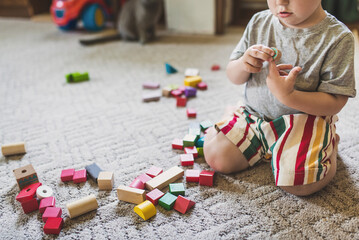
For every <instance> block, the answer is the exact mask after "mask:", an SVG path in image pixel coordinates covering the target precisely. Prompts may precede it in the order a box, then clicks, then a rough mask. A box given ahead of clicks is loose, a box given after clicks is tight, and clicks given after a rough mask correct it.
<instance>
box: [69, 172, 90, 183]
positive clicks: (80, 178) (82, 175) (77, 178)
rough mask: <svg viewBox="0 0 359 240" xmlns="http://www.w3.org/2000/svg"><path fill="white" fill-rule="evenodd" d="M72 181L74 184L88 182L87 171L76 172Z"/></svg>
mask: <svg viewBox="0 0 359 240" xmlns="http://www.w3.org/2000/svg"><path fill="white" fill-rule="evenodd" d="M72 180H73V181H74V183H81V182H86V180H87V176H86V169H81V170H78V171H75V173H74V177H73V178H72Z"/></svg>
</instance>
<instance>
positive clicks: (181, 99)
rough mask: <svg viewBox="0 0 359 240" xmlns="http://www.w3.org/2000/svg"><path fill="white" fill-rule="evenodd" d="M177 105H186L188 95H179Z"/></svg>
mask: <svg viewBox="0 0 359 240" xmlns="http://www.w3.org/2000/svg"><path fill="white" fill-rule="evenodd" d="M176 101H177V103H176V106H177V107H185V106H186V104H187V98H186V97H177V98H176Z"/></svg>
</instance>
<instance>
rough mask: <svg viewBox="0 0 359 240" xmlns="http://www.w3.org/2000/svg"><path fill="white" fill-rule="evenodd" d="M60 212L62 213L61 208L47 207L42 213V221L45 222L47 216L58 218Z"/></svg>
mask: <svg viewBox="0 0 359 240" xmlns="http://www.w3.org/2000/svg"><path fill="white" fill-rule="evenodd" d="M61 214H62V210H61V208H58V207H48V208H46V209H45V211H44V214H42V221H44V222H45V223H46V221H47V219H48V218H60V217H61Z"/></svg>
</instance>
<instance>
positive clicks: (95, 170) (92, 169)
mask: <svg viewBox="0 0 359 240" xmlns="http://www.w3.org/2000/svg"><path fill="white" fill-rule="evenodd" d="M85 169H86V172H87V174H88V175H89V177H90V178H91V179H92V180H94V181H95V182H96V183H97V178H98V175H99V174H100V172H102V169H101V168H100V167H99V166H98V165H97V164H96V163H92V164H91V165H87V166H86V167H85Z"/></svg>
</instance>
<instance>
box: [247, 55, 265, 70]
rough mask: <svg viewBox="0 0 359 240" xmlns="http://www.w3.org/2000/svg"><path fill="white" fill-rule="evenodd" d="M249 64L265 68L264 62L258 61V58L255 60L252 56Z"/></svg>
mask: <svg viewBox="0 0 359 240" xmlns="http://www.w3.org/2000/svg"><path fill="white" fill-rule="evenodd" d="M246 60H247V63H249V64H250V65H252V66H253V67H257V68H258V67H259V68H261V67H263V61H262V60H260V59H258V58H254V57H252V56H249V57H248V58H247V59H246Z"/></svg>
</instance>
